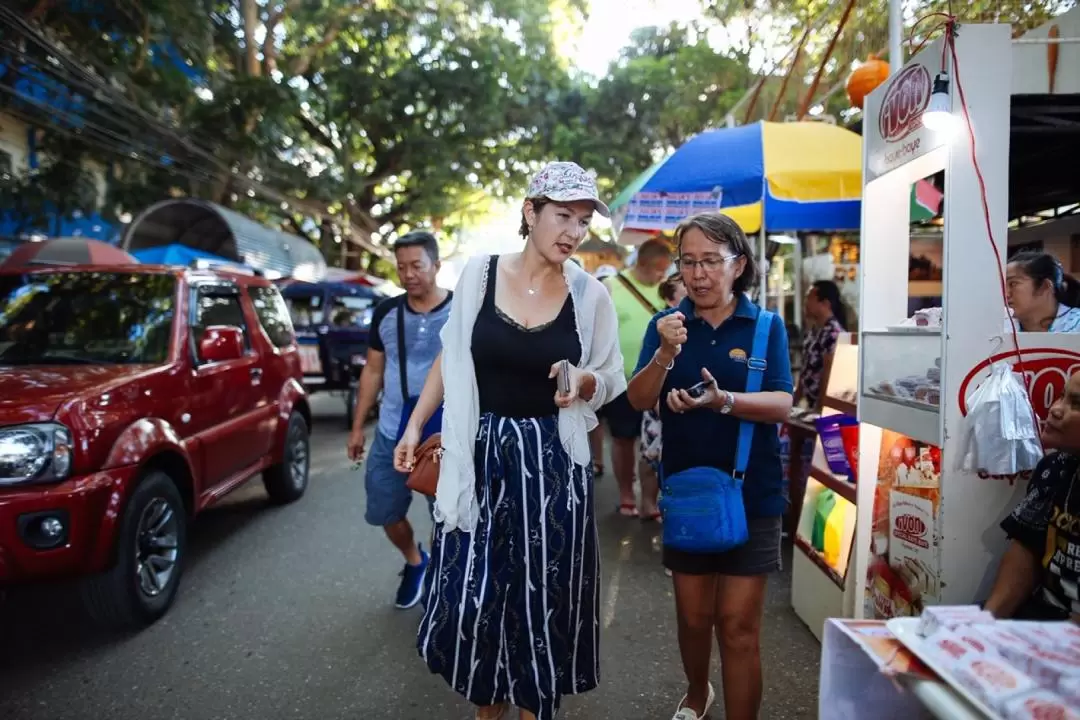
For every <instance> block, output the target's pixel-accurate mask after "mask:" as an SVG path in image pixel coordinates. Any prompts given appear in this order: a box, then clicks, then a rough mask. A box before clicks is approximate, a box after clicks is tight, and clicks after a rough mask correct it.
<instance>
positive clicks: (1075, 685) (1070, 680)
mask: <svg viewBox="0 0 1080 720" xmlns="http://www.w3.org/2000/svg"><path fill="white" fill-rule="evenodd" d="M1057 689H1058V694H1060V695H1061V697H1063V698H1065V699H1066V700H1068V701H1069V704H1070V705H1072V706H1073V707H1080V677H1067V678H1062V679H1061V681H1060V682H1059V683H1058V687H1057Z"/></svg>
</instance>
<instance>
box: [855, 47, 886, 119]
mask: <svg viewBox="0 0 1080 720" xmlns="http://www.w3.org/2000/svg"><path fill="white" fill-rule="evenodd" d="M888 78H889V63H887V62H885V61H884V60H880V59H878V56H877V55H871V56H870V57H868V58H867V59H866V62H864V63H863V64H862V65H859V67H857V68H855V69H854V70H852V71H851V75H849V76H848V79H847V86H846V87H847V96H848V100H850V101H851V105H852V106H853V107H857V108H859V109H860V110H861V109H862V106H863V101H864V100H865V99H866V96H867V95H869V94H870V93H871V92H873V90H874V88H876V87H877V86H878V85H880V84H881V83H883V82H885V81H886V80H887V79H888Z"/></svg>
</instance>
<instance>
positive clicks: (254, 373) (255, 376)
mask: <svg viewBox="0 0 1080 720" xmlns="http://www.w3.org/2000/svg"><path fill="white" fill-rule="evenodd" d="M262 375H263V371H262V368H251V379H252V380H262Z"/></svg>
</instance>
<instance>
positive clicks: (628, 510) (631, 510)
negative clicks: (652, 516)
mask: <svg viewBox="0 0 1080 720" xmlns="http://www.w3.org/2000/svg"><path fill="white" fill-rule="evenodd" d="M617 511H618V513H619V514H620V515H622V516H623V517H628V518H636V517H638V516H639V515H640V513H639V512H638V509H637V505H636V504H634V503H619V507H618V508H617Z"/></svg>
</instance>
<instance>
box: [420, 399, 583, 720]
mask: <svg viewBox="0 0 1080 720" xmlns="http://www.w3.org/2000/svg"><path fill="white" fill-rule="evenodd" d="M476 494H477V499H478V501H479V505H480V521H479V523H478V525H477V528H476V532H474V533H467V532H462V531H460V530H454V531H451V532H446V533H444V532H443V531H442V529H441V528H437V530H436V533H435V544H434V546H433V548H432V552H431V558H432V561H431V565H430V566H429V569H428V573H427V578H426V583H427V587H426V589H425V596H426V598H427V602H426V609H425V611H424V619H423V620H422V621H421V623H420V630H419V633H418V636H417V647H418V649H419V651H420V655H421V657H423V658H424V661H425V662H426V663H427V665H428V667H429V668H430V669H431V671H432V672H433V673H437V674H439V675H442V677H443V678H444V679H445V680H446V682H447V683H449V685H450V687H452V688H453V689H454V690H455V691H457V692H458V693H459V694H461V695H462V696H464V697H465V698H466V699H468V700H469V702H471V703H473V704H475V705H480V706H484V705H496V704H499V703H503V702H508V703H510V704H512V705H515V706H517V707H519V708H523V709H525V710H528V711H530V712H532V713H534V714H535V715H536V716H537V718H538V720H551V718H554V717H555V714H556V712H557V711H558V709H559V705H560V702H561V699H562V696H563V695H572V694H575V693H582V692H586V691H588V690H592V689H593V688H595V687H596V686H597V684H598V683H599V680H600V666H599V659H600V648H599V644H600V623H599V618H598V616H597V608H598V605H599V597H600V585H599V575H600V556H599V553H598V551H597V540H596V516H595V515H594V513H593V497H592V468H591V467H589V466H581V465H575V464H573V463H572V462H571V461H570V458H569V456H568V455H567V454H566V452H565V451H564V450H563V447H562V443H561V442H560V441H559V433H558V421H557V418H556V417H555V416H551V417H545V418H526V419H513V418H503V417H497V416H495V415H492V414H485V415H482V416H481V417H480V431H479V433H478V434H477V437H476Z"/></svg>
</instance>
